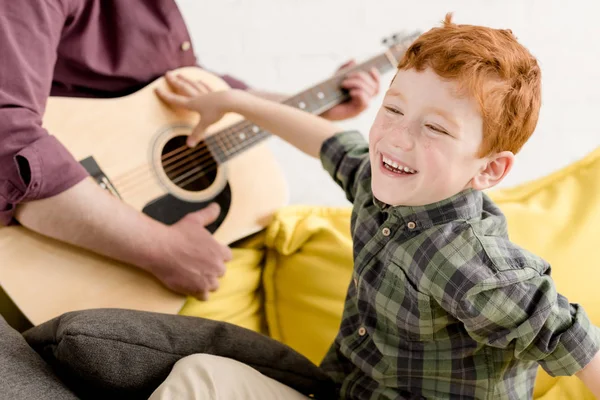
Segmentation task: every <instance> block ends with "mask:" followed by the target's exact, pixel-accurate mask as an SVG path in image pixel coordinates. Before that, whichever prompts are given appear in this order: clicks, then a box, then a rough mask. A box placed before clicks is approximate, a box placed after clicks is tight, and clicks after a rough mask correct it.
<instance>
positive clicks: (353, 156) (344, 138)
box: [320, 131, 369, 202]
mask: <svg viewBox="0 0 600 400" xmlns="http://www.w3.org/2000/svg"><path fill="white" fill-rule="evenodd" d="M320 158H321V164H322V165H323V168H324V169H325V170H326V171H327V172H328V173H329V175H331V177H332V178H333V180H334V181H335V182H336V183H337V184H338V185H339V186H340V187H341V188H342V189H344V192H345V193H346V198H347V199H348V200H349V201H351V202H353V201H354V199H355V197H356V191H357V188H358V184H359V181H360V179H359V170H360V169H361V167H363V166H364V165H365V164H367V163H368V162H369V145H368V144H367V141H366V139H365V137H364V136H363V135H362V134H361V133H360V132H358V131H346V132H340V133H337V134H336V135H334V136H332V137H330V138H329V139H327V140H326V141H325V142H323V145H322V146H321V152H320Z"/></svg>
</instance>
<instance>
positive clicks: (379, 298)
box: [321, 132, 599, 400]
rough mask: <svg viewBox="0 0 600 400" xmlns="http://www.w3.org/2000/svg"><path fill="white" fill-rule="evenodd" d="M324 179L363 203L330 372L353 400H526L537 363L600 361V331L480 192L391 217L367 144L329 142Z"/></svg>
mask: <svg viewBox="0 0 600 400" xmlns="http://www.w3.org/2000/svg"><path fill="white" fill-rule="evenodd" d="M321 160H322V163H323V166H324V167H325V169H326V170H327V171H328V172H329V173H330V174H331V176H332V177H333V178H334V180H335V181H336V182H337V183H338V184H339V185H340V186H341V187H342V188H343V189H344V191H345V192H346V195H347V197H348V199H349V200H350V201H351V202H353V204H354V210H353V214H352V221H351V229H352V238H353V245H354V261H355V265H354V272H353V279H352V282H351V283H350V286H349V288H348V293H347V297H346V302H345V306H344V314H343V317H342V322H341V326H340V329H339V332H338V335H337V337H336V339H335V341H334V343H333V344H332V346H331V348H330V350H329V352H328V354H327V355H326V357H325V359H324V360H323V362H322V364H321V366H322V367H323V368H324V369H325V370H326V371H327V372H328V373H330V374H331V376H332V377H333V379H334V380H335V381H336V383H337V384H338V385H339V390H340V398H343V399H413V398H414V399H421V398H427V399H430V398H461V399H471V398H476V399H518V400H522V399H527V398H531V397H532V392H533V385H534V380H535V376H536V372H537V366H538V364H539V365H541V366H542V367H543V368H544V369H545V370H546V371H548V373H549V374H551V375H572V374H574V373H575V372H577V371H579V370H580V369H581V368H582V367H583V366H584V365H585V364H587V363H588V362H589V361H590V360H591V358H592V357H593V356H594V355H595V353H596V351H598V348H599V346H598V337H597V336H596V332H597V331H596V328H595V327H594V326H593V325H591V323H590V321H589V319H588V317H587V316H586V314H585V312H584V311H583V309H582V308H581V307H579V306H578V305H575V304H569V302H568V301H567V299H565V298H564V297H563V296H561V295H560V294H557V292H556V290H555V286H554V284H553V282H552V279H551V278H550V266H549V265H548V264H547V263H546V262H545V261H544V260H543V259H541V258H539V257H536V256H535V255H533V254H531V253H529V252H527V251H526V250H524V249H522V248H520V247H518V246H516V245H515V244H513V243H511V242H510V241H509V239H508V235H507V230H506V220H505V218H504V216H503V215H502V213H501V212H500V210H499V209H498V208H497V207H496V206H495V205H494V204H493V203H492V202H491V200H490V199H489V198H488V197H487V196H486V195H485V194H483V193H482V192H479V191H474V190H465V191H463V192H461V193H459V194H457V195H455V196H454V197H452V198H449V199H446V200H444V201H441V202H439V203H436V204H433V205H427V206H419V207H391V206H386V205H385V204H382V203H380V202H379V201H378V200H376V199H374V197H373V195H372V192H371V167H370V163H369V157H368V145H367V143H366V141H365V139H364V137H363V136H362V135H361V134H360V133H358V132H344V133H340V134H337V135H336V136H334V137H333V138H331V139H328V140H327V141H326V142H325V143H324V144H323V147H322V150H321Z"/></svg>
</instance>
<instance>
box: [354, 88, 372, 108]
mask: <svg viewBox="0 0 600 400" xmlns="http://www.w3.org/2000/svg"><path fill="white" fill-rule="evenodd" d="M350 96H351V97H352V99H353V100H354V101H356V102H357V103H358V106H359V108H360V109H361V110H364V109H365V108H367V106H368V105H369V99H370V97H369V96H368V95H367V94H366V93H365V91H364V90H361V89H352V90H351V91H350Z"/></svg>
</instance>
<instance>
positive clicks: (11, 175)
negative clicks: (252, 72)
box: [0, 0, 379, 299]
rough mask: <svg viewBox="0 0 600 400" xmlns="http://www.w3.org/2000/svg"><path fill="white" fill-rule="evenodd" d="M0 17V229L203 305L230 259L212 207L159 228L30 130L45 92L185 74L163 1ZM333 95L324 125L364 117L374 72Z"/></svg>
mask: <svg viewBox="0 0 600 400" xmlns="http://www.w3.org/2000/svg"><path fill="white" fill-rule="evenodd" d="M0 9H1V10H2V13H1V14H0V48H1V49H2V57H1V58H0V121H2V122H1V124H0V223H2V224H9V223H15V222H17V221H18V222H20V223H21V224H22V225H24V226H25V227H27V228H29V229H32V230H34V231H36V232H39V233H41V234H43V235H47V236H50V237H53V238H56V239H59V240H62V241H65V242H68V243H71V244H74V245H76V246H80V247H83V248H86V249H89V250H92V251H95V252H97V253H100V254H103V255H106V256H108V257H112V258H115V259H118V260H121V261H124V262H126V263H129V264H132V265H135V266H137V267H139V268H141V269H143V270H145V271H147V272H149V273H151V274H153V275H155V276H156V277H157V278H158V279H159V280H161V281H162V282H163V283H164V284H165V285H166V286H167V287H169V288H170V289H172V290H174V291H176V292H179V293H182V294H186V295H191V296H195V297H198V298H200V299H205V298H206V297H207V295H208V292H210V291H214V290H216V289H217V288H218V285H219V283H218V278H219V277H220V276H222V275H223V274H224V272H225V262H226V261H228V260H230V258H231V252H230V250H229V248H228V247H226V246H223V245H221V244H220V243H218V242H217V241H216V240H215V239H214V238H213V237H212V236H211V235H210V233H209V232H208V231H207V230H206V229H205V228H204V226H205V225H207V224H209V223H211V222H212V221H213V220H214V219H215V218H216V217H217V216H218V208H217V207H215V206H212V207H208V208H206V209H204V210H202V211H199V212H196V213H192V214H189V215H188V216H186V217H185V218H183V219H182V220H180V221H179V222H178V223H176V224H174V225H172V226H166V225H164V224H161V223H159V222H157V221H155V220H153V219H151V218H149V217H147V216H145V215H144V214H142V213H140V212H138V211H137V210H134V209H133V208H131V207H129V206H128V205H127V204H124V203H122V202H121V201H119V200H117V199H116V198H114V197H112V196H110V195H108V194H107V193H105V192H104V191H103V190H102V189H100V188H99V187H98V186H97V185H96V184H94V183H92V182H90V180H88V179H85V178H86V177H87V172H86V171H85V170H84V169H83V167H82V166H81V165H80V164H79V163H78V162H77V160H75V159H74V158H73V157H72V155H71V154H70V153H69V152H68V150H67V149H66V148H65V147H64V146H63V145H62V144H61V143H59V142H58V141H57V140H56V139H55V138H54V137H53V136H51V133H52V132H47V131H46V130H44V129H43V128H42V127H41V124H42V116H43V114H44V107H45V104H46V100H47V97H48V94H50V95H55V96H59V95H62V96H81V97H115V96H121V95H125V94H129V93H132V92H135V91H136V90H138V89H140V88H142V87H143V86H145V85H146V84H148V83H149V82H151V81H152V80H154V79H156V78H158V77H160V76H161V75H163V74H165V73H166V72H167V71H170V70H173V69H175V68H179V67H183V66H191V65H196V58H195V55H194V52H193V49H192V46H191V43H190V37H189V33H188V32H187V30H186V27H185V24H184V21H183V19H182V17H181V15H180V13H179V11H178V9H177V5H176V4H175V2H174V0H155V1H152V2H144V1H138V2H136V3H134V2H132V1H131V0H87V1H81V0H54V1H43V2H39V1H35V0H20V1H14V0H0ZM223 78H224V79H225V80H226V81H227V83H229V85H230V86H232V87H234V88H244V89H247V86H246V85H245V84H244V83H243V82H241V81H239V80H237V79H235V78H232V77H229V76H224V77H223ZM343 86H344V87H345V88H346V89H348V90H349V92H350V95H351V97H352V99H351V100H350V101H349V102H347V103H345V104H342V105H339V106H337V107H336V108H334V109H332V110H330V111H329V112H328V113H326V114H325V115H324V116H325V117H326V118H329V119H332V120H333V119H338V120H339V119H345V118H349V117H353V116H355V115H357V114H358V113H360V112H361V111H362V110H364V109H365V108H366V107H367V105H368V101H369V100H370V99H371V98H372V97H373V96H374V95H376V94H377V92H378V90H379V78H378V75H377V73H376V72H375V71H373V72H371V73H369V74H366V73H359V74H354V75H350V76H348V78H347V79H346V81H345V82H344V84H343ZM263 95H264V96H267V97H271V98H273V95H270V94H264V93H263Z"/></svg>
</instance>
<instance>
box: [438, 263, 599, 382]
mask: <svg viewBox="0 0 600 400" xmlns="http://www.w3.org/2000/svg"><path fill="white" fill-rule="evenodd" d="M521 273H522V271H504V272H500V273H497V274H494V275H492V276H490V277H489V278H488V279H485V280H482V281H480V282H478V283H476V284H475V285H473V286H471V285H470V284H468V283H467V284H464V285H463V286H462V287H461V289H460V290H456V291H452V294H450V293H448V292H447V293H446V295H445V296H443V298H440V299H439V300H440V304H442V306H444V307H445V308H447V309H448V311H450V312H451V313H452V314H453V315H454V316H456V317H457V318H458V319H459V320H460V321H462V322H463V324H464V326H465V328H466V330H467V332H468V333H469V335H470V336H471V337H472V338H473V339H475V340H476V341H478V342H480V343H483V344H486V345H489V346H492V347H498V348H508V347H511V346H513V347H514V354H515V357H516V358H517V359H520V360H528V361H536V362H538V363H539V364H540V366H541V367H542V368H544V370H546V372H548V374H550V375H552V376H559V375H573V374H575V373H576V372H578V371H580V370H581V369H583V367H585V366H586V365H587V364H588V363H589V362H590V361H591V359H592V358H593V357H594V355H595V354H596V353H597V352H598V349H599V342H598V340H599V337H598V329H597V328H596V327H595V326H594V325H592V323H591V322H590V320H589V318H588V316H587V315H586V313H585V312H584V310H583V308H581V307H580V306H579V305H578V304H571V303H569V301H568V300H567V299H566V298H565V297H564V296H562V295H560V294H559V293H557V292H556V288H555V285H554V282H553V281H552V279H551V278H550V276H548V275H536V274H532V276H530V277H528V278H527V279H522V276H520V274H521ZM444 280H445V281H447V282H450V281H452V282H458V281H457V280H456V279H444ZM466 281H467V282H468V280H466ZM438 286H439V287H441V285H439V283H438ZM446 287H448V285H446ZM440 297H442V296H440Z"/></svg>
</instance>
